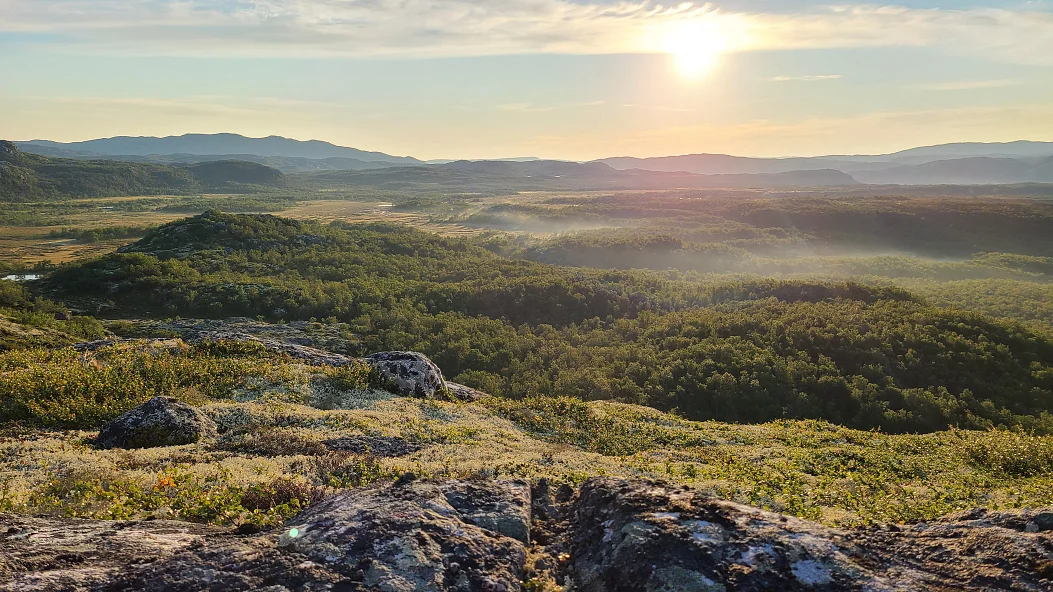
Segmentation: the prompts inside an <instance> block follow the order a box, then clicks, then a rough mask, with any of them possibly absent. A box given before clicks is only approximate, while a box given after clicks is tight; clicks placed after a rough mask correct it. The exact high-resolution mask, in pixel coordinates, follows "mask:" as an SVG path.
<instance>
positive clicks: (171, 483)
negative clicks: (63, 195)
mask: <svg viewBox="0 0 1053 592" xmlns="http://www.w3.org/2000/svg"><path fill="white" fill-rule="evenodd" d="M166 347H168V348H173V349H171V350H170V351H171V352H174V353H163V352H162V351H160V350H157V349H156V348H155V349H152V350H149V351H147V350H143V349H141V348H134V347H128V346H125V347H123V348H121V349H117V350H113V349H110V350H102V351H100V352H98V353H96V354H93V355H91V356H87V357H79V358H77V361H76V362H75V363H74V366H77V367H79V369H76V370H70V368H69V366H70V365H69V362H68V360H65V358H63V357H62V356H59V357H58V358H54V359H53V360H52V361H51V362H47V361H43V362H42V361H41V360H40V359H37V360H36V362H35V365H33V366H32V367H31V368H32V369H29V370H20V369H19V366H20V365H22V366H26V365H25V364H20V362H19V361H18V359H15V357H13V356H12V355H10V354H9V355H7V356H5V357H4V358H3V360H0V364H3V365H4V366H3V370H2V372H0V383H6V384H5V386H10V385H11V382H12V381H14V380H18V377H19V376H20V375H21V373H24V372H32V373H39V372H51V373H52V374H53V375H55V376H62V377H64V380H65V381H66V383H67V384H72V383H76V384H80V385H81V386H83V387H86V385H91V384H99V383H100V381H102V383H103V386H105V381H110V383H111V384H112V389H117V390H121V389H122V388H124V387H123V386H122V385H125V384H126V381H128V380H130V379H131V374H129V373H132V374H134V373H135V372H141V371H142V365H141V363H142V356H144V355H145V356H160V357H156V358H155V361H154V365H155V366H156V367H154V369H153V370H151V371H149V372H147V373H145V374H136V376H137V377H138V380H141V381H142V382H140V383H138V387H139V389H140V390H136V391H134V394H135V395H138V396H143V395H144V393H147V392H148V391H149V389H150V388H154V387H159V386H160V385H161V382H159V381H163V380H164V377H165V376H175V377H176V379H177V380H180V379H182V380H185V381H186V382H187V384H190V383H192V382H194V381H198V382H196V383H195V384H196V385H197V386H195V387H188V388H187V389H185V390H183V391H182V392H183V395H180V396H183V397H190V398H192V399H195V400H196V401H197V402H198V403H203V405H204V406H203V410H204V411H205V413H206V414H208V415H209V416H210V417H212V418H213V419H214V420H215V421H216V422H217V424H218V425H219V426H220V429H221V432H222V435H221V437H220V439H219V440H218V441H214V442H206V443H201V444H194V445H187V446H180V447H171V448H159V449H148V450H131V451H127V450H114V451H108V450H97V449H95V448H93V447H92V446H90V444H89V439H90V438H91V437H92V436H93V432H92V431H91V430H90V429H89V430H76V429H75V430H69V431H52V430H49V429H44V428H41V427H28V426H26V425H22V426H21V427H20V426H19V424H8V425H7V427H5V428H4V429H3V433H2V436H3V437H2V438H0V511H17V512H26V513H34V514H38V513H43V514H54V515H68V516H83V517H95V518H119V519H130V518H134V519H141V518H148V517H167V518H179V519H185V520H192V521H202V522H210V523H216V524H229V525H233V524H243V523H256V524H271V523H274V522H275V521H278V520H280V519H282V518H283V517H285V516H287V515H289V514H291V513H295V511H297V510H298V509H299V508H300V507H302V505H304V504H307V503H309V502H310V501H311V499H312V496H317V495H321V494H323V493H324V492H325V491H326V490H329V489H333V488H339V487H348V486H356V485H361V484H364V483H368V482H370V481H372V480H377V479H389V478H393V477H395V476H398V475H400V474H402V473H405V472H414V473H415V474H417V475H419V476H423V477H431V478H450V477H456V478H473V477H499V478H531V479H534V478H540V477H547V478H549V479H553V480H555V481H557V482H567V483H580V482H581V481H582V480H584V479H585V478H587V477H590V476H596V475H621V476H627V477H642V478H653V479H660V480H664V481H669V482H673V483H681V484H685V485H688V486H691V487H694V488H698V489H700V490H703V491H706V492H709V493H711V494H713V495H716V496H719V497H722V498H726V499H733V500H738V501H742V502H746V503H749V504H753V505H757V506H760V507H765V508H770V509H773V510H777V511H781V512H786V513H790V514H795V515H798V516H802V517H806V518H811V519H815V520H821V521H823V522H825V523H829V524H840V525H849V524H865V523H870V522H896V523H908V522H917V521H923V520H928V519H932V518H935V517H938V516H941V515H945V514H947V513H949V512H952V511H956V510H961V509H967V508H973V507H989V508H1011V507H1021V506H1036V505H1038V506H1041V505H1048V504H1049V503H1050V501H1051V500H1053V478H1051V477H1050V474H1051V473H1050V472H1051V470H1053V437H1035V436H1027V435H1023V434H1017V433H1012V432H969V431H949V432H940V433H935V434H929V435H919V436H914V435H901V436H892V435H885V434H881V433H877V432H862V431H856V430H850V429H846V428H842V427H837V426H834V425H831V424H828V423H825V422H818V421H803V422H801V421H780V422H775V423H769V424H764V425H732V424H723V423H717V422H692V421H687V420H684V419H681V418H679V417H677V416H675V415H670V414H665V413H660V412H658V411H655V410H653V409H650V408H646V407H638V406H633V405H624V404H617V403H608V402H589V403H586V402H582V401H578V400H573V399H555V398H533V399H527V400H523V401H511V400H499V399H486V400H484V401H482V402H481V403H477V404H462V403H452V402H443V401H428V400H419V399H407V398H401V397H396V396H394V395H392V394H390V393H387V392H384V391H377V390H370V389H368V388H348V386H349V385H348V383H347V382H346V381H344V382H341V381H334V380H333V376H334V373H333V372H332V371H331V369H328V368H325V367H307V366H303V365H300V364H297V363H293V362H291V361H289V360H286V359H282V358H280V357H268V356H264V357H263V358H259V357H252V358H245V357H238V356H237V355H235V356H234V357H231V358H228V357H225V356H224V355H218V354H216V353H215V352H214V351H213V352H201V351H198V352H197V353H187V352H188V351H190V350H187V348H186V347H184V346H182V345H180V344H179V343H178V342H173V343H172V344H171V345H169V346H166ZM144 352H146V353H144ZM242 353H244V352H242ZM25 355H29V356H30V357H32V356H39V355H40V354H25ZM169 355H173V356H175V357H174V358H172V359H169V358H167V357H166V356H169ZM187 355H191V356H195V357H194V358H193V359H194V360H195V362H194V364H192V365H185V364H184V365H180V364H179V363H176V362H173V360H178V359H180V357H181V356H187ZM202 356H203V357H202ZM135 360H139V362H136V363H132V362H135ZM172 364H174V366H173V365H172ZM49 365H51V366H49ZM152 367H153V366H152ZM162 367H163V368H162ZM195 367H206V368H211V369H212V370H211V371H210V372H209V373H208V376H205V374H202V373H200V372H198V371H197V370H195V369H194V368H195ZM164 368H174V370H171V369H169V370H164ZM171 372H174V373H175V374H174V375H172V374H171ZM195 376H196V377H197V378H195ZM202 380H203V381H204V382H201V381H202ZM74 386H75V385H74ZM351 386H353V385H351ZM0 388H3V386H0ZM112 389H111V390H112ZM69 392H71V393H73V392H84V391H83V389H80V390H78V389H77V388H72V387H71V388H70V390H69ZM89 392H90V391H89ZM130 392H131V391H130ZM136 400H137V399H136V398H135V397H134V396H133V397H132V398H131V399H128V400H119V399H118V400H116V405H117V407H115V408H112V409H104V410H101V411H99V410H97V411H99V412H101V413H102V415H98V414H96V415H91V417H94V418H95V419H94V420H92V421H100V420H102V419H103V418H105V417H108V416H111V415H112V414H114V413H117V412H119V411H120V409H121V408H124V407H128V406H130V405H132V404H134V403H135V401H136ZM91 405H92V404H91V402H90V401H89V400H87V399H79V398H77V397H75V396H74V397H73V398H67V399H65V400H64V406H65V407H64V408H65V409H67V410H68V409H74V410H76V409H82V408H84V409H87V408H91ZM85 406H87V407H85ZM85 417H87V416H85ZM89 423H90V422H89ZM362 437H370V438H376V437H387V438H394V439H398V440H401V441H403V442H405V443H408V444H411V445H412V451H411V452H409V453H408V454H405V455H403V456H399V457H394V458H384V457H381V456H379V455H373V454H369V453H362V454H354V453H347V452H337V451H333V450H330V449H329V448H328V447H327V446H326V445H325V444H324V443H325V442H331V441H334V440H337V439H349V438H350V439H354V438H362ZM261 496H262V497H264V498H266V499H268V500H269V501H268V502H267V503H266V504H262V505H261V503H260V502H259V500H260V499H261ZM267 496H270V497H267Z"/></svg>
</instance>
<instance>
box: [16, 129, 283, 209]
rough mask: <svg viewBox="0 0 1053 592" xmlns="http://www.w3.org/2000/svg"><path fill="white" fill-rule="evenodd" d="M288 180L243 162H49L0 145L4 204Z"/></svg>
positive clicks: (232, 188) (250, 187) (246, 187)
mask: <svg viewBox="0 0 1053 592" xmlns="http://www.w3.org/2000/svg"><path fill="white" fill-rule="evenodd" d="M284 183H285V176H284V175H283V174H282V173H281V172H280V171H277V170H275V169H272V168H270V167H267V166H263V165H261V164H256V163H251V162H243V161H220V162H204V163H197V164H192V165H187V166H169V165H163V164H153V163H142V162H136V163H132V162H119V161H112V160H71V159H64V158H48V157H44V156H39V155H36V154H28V153H25V152H22V151H20V150H19V149H18V147H17V146H15V145H14V144H13V143H11V142H7V141H0V200H3V201H22V200H28V199H61V198H77V197H119V196H130V195H186V194H193V193H201V192H241V191H254V190H259V189H260V188H273V187H280V186H282V185H284Z"/></svg>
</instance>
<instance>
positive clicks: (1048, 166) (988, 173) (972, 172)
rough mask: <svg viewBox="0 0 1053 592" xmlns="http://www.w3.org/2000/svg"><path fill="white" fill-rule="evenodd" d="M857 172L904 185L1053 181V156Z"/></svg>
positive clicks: (858, 175)
mask: <svg viewBox="0 0 1053 592" xmlns="http://www.w3.org/2000/svg"><path fill="white" fill-rule="evenodd" d="M855 176H856V178H858V179H859V180H860V181H862V182H864V183H876V184H902V185H942V184H946V185H956V184H975V185H983V184H1000V183H1006V184H1008V183H1053V159H1043V160H1041V161H1038V162H1033V161H1028V160H1020V159H1013V158H991V157H975V158H959V159H954V160H938V161H934V162H928V163H925V164H919V165H913V166H898V167H894V168H889V169H885V170H880V171H861V172H856V173H855Z"/></svg>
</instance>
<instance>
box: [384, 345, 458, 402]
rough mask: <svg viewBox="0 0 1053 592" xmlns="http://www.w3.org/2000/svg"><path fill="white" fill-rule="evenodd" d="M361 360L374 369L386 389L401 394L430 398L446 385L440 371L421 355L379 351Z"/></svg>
mask: <svg viewBox="0 0 1053 592" xmlns="http://www.w3.org/2000/svg"><path fill="white" fill-rule="evenodd" d="M364 361H365V362H366V363H367V364H369V365H370V366H372V367H373V368H375V369H376V371H377V372H378V373H379V374H380V377H381V379H383V380H384V381H385V382H386V383H387V384H388V388H391V389H392V390H394V391H395V392H397V393H398V394H400V395H405V396H407V397H421V398H425V399H433V398H435V397H436V395H437V394H438V393H439V392H440V391H441V390H443V389H445V388H446V381H445V380H444V379H443V377H442V370H439V367H438V366H436V365H435V363H434V362H432V361H431V360H429V359H428V357H427V356H425V355H424V354H420V353H417V352H381V353H378V354H373V355H371V356H366V357H365V358H364Z"/></svg>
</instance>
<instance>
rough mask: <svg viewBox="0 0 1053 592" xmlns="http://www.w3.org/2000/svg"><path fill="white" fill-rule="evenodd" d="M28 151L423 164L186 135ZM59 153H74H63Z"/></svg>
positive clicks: (305, 145) (28, 146)
mask: <svg viewBox="0 0 1053 592" xmlns="http://www.w3.org/2000/svg"><path fill="white" fill-rule="evenodd" d="M19 146H20V147H21V148H22V149H23V150H25V151H27V152H30V151H37V150H45V151H49V153H48V154H45V156H63V157H76V156H91V155H102V156H122V155H123V156H150V155H166V154H197V155H232V154H252V155H256V156H264V157H291V158H313V159H323V158H351V159H355V160H360V161H365V162H388V163H398V164H402V165H408V164H421V161H419V160H417V159H415V158H409V157H402V156H391V155H390V154H384V153H383V152H367V151H364V150H358V149H356V148H345V147H343V146H337V145H335V144H330V143H329V142H322V141H320V140H310V141H306V142H305V141H300V140H291V139H289V138H283V137H280V136H268V137H266V138H247V137H245V136H241V135H238V134H186V135H182V136H168V137H164V138H155V137H129V136H119V137H115V138H101V139H98V140H87V141H84V142H68V143H63V142H52V141H49V140H30V141H28V142H20V143H19ZM57 151H70V153H65V154H64V153H61V152H57Z"/></svg>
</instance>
